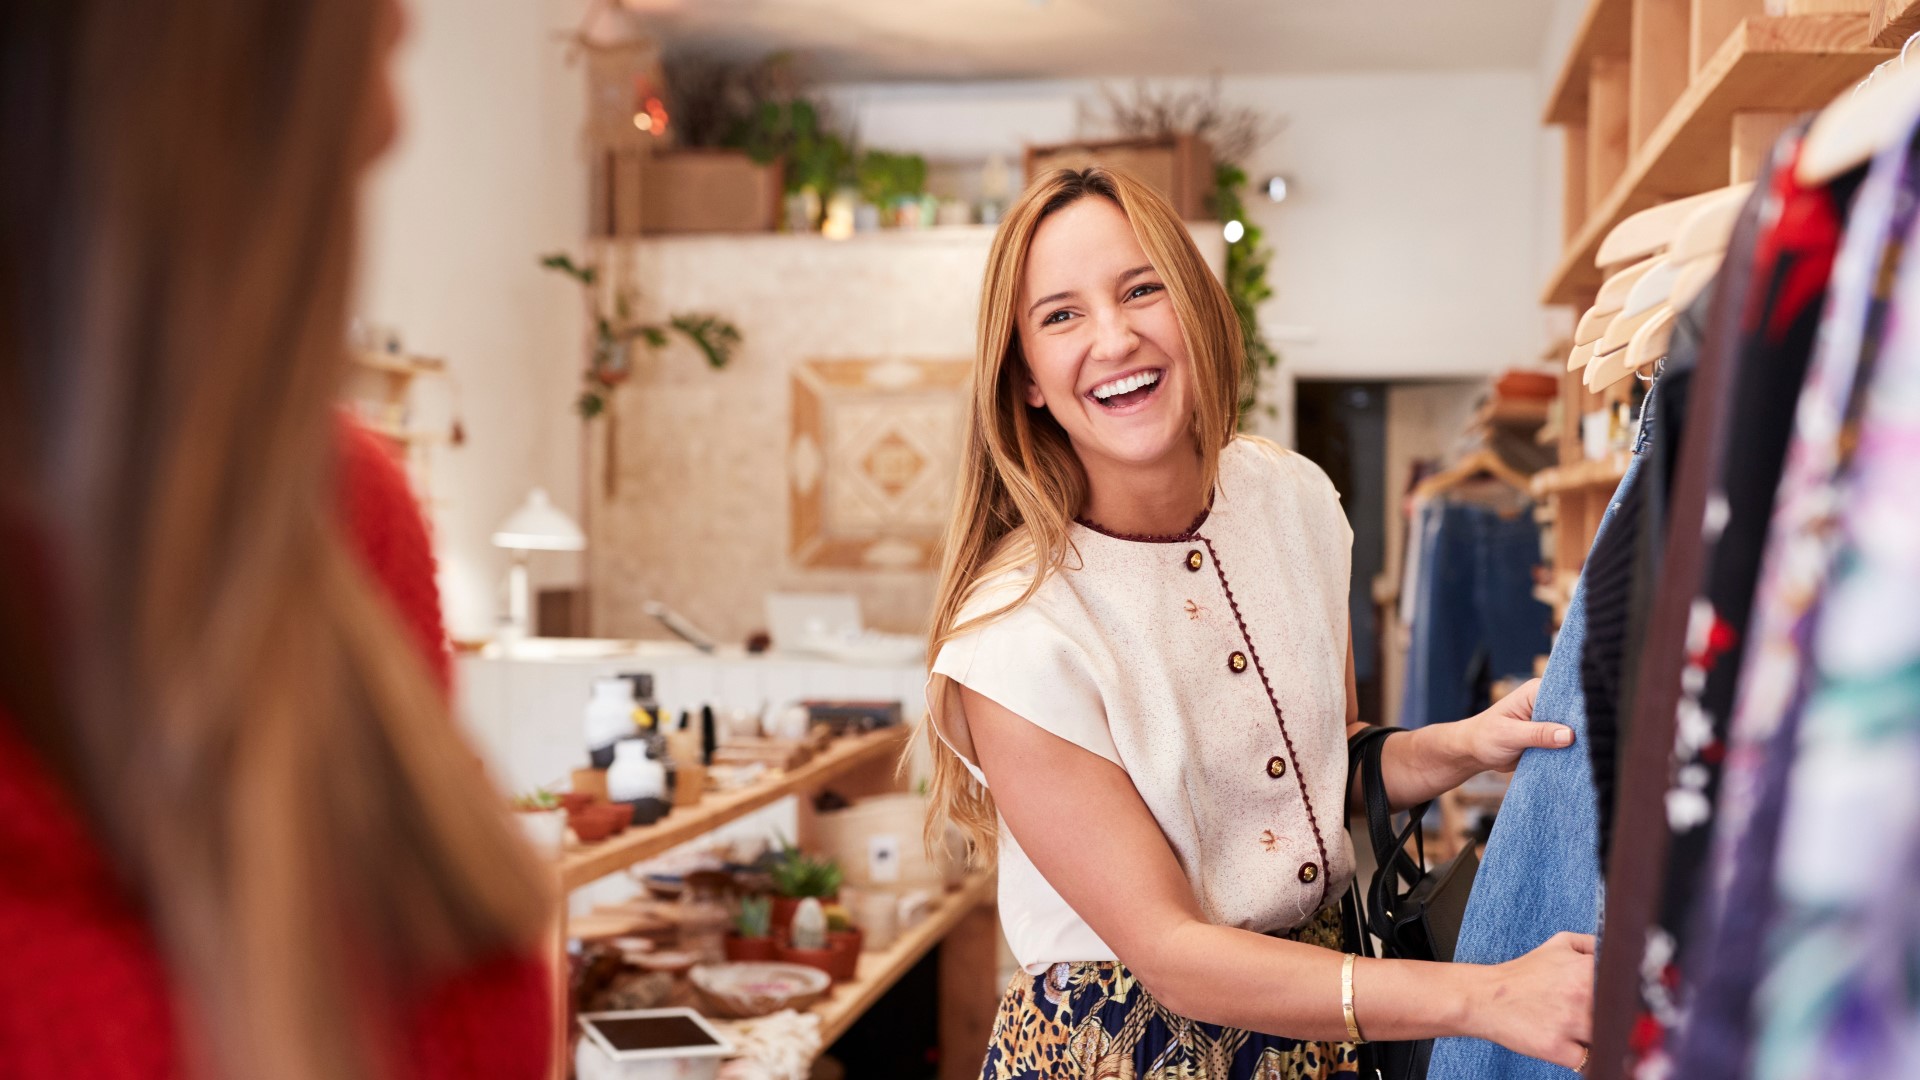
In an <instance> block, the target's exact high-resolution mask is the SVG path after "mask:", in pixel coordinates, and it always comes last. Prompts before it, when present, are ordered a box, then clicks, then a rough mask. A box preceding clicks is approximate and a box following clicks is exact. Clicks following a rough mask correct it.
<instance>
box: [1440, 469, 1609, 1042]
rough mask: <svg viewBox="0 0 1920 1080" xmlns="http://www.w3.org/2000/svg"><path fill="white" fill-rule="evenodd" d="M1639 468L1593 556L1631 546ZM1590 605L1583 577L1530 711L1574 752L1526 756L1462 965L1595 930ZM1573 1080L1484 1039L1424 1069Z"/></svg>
mask: <svg viewBox="0 0 1920 1080" xmlns="http://www.w3.org/2000/svg"><path fill="white" fill-rule="evenodd" d="M1641 462H1642V457H1641V455H1640V454H1638V453H1636V454H1635V455H1634V457H1633V460H1632V461H1631V462H1630V463H1629V465H1628V467H1627V474H1626V476H1625V478H1624V479H1622V480H1621V482H1620V486H1619V488H1618V489H1617V490H1616V492H1615V495H1614V498H1613V500H1612V501H1611V502H1610V503H1609V504H1608V506H1607V510H1606V513H1605V514H1604V515H1602V517H1601V522H1600V529H1599V533H1598V534H1597V535H1596V536H1595V538H1594V542H1593V548H1594V553H1595V554H1600V553H1601V552H1602V551H1603V550H1604V549H1605V548H1606V547H1607V546H1608V545H1612V544H1625V543H1628V539H1627V535H1628V534H1626V533H1625V532H1624V531H1622V530H1619V529H1617V528H1616V514H1617V513H1618V510H1619V508H1620V506H1621V504H1622V503H1623V502H1625V501H1628V500H1631V499H1632V498H1633V497H1634V496H1633V492H1634V490H1635V488H1636V487H1637V486H1638V479H1639V473H1640V468H1641ZM1590 602H1591V597H1590V596H1589V595H1588V588H1587V582H1586V579H1585V577H1584V575H1583V577H1582V579H1581V580H1580V581H1579V582H1578V583H1576V584H1575V586H1574V591H1573V597H1572V599H1571V601H1570V602H1569V604H1568V606H1567V615H1566V620H1565V621H1564V622H1563V623H1562V624H1561V627H1560V637H1559V640H1557V641H1555V642H1554V645H1553V652H1552V655H1551V656H1550V657H1549V658H1548V660H1547V670H1546V673H1545V674H1544V675H1543V676H1541V679H1540V688H1539V691H1538V693H1537V694H1536V696H1535V698H1534V706H1533V716H1534V719H1535V720H1540V721H1549V722H1552V723H1557V724H1565V725H1567V726H1568V727H1570V728H1572V729H1573V732H1574V740H1575V744H1576V745H1575V746H1572V747H1569V748H1567V749H1564V750H1547V749H1533V750H1528V751H1527V752H1526V753H1524V754H1523V755H1521V758H1520V764H1519V766H1518V767H1517V768H1516V769H1515V770H1514V773H1513V782H1512V783H1511V784H1510V785H1508V787H1507V794H1506V797H1505V798H1504V799H1503V800H1502V801H1501V804H1500V813H1499V814H1498V816H1496V817H1495V818H1494V822H1493V833H1492V835H1491V836H1490V837H1488V840H1487V849H1486V854H1485V855H1484V856H1483V857H1482V859H1481V861H1480V870H1479V873H1478V875H1477V876H1476V877H1475V878H1474V883H1473V895H1472V896H1471V897H1470V898H1469V899H1468V901H1467V912H1466V916H1465V918H1464V919H1463V920H1462V922H1461V926H1460V938H1459V941H1458V942H1457V943H1456V944H1455V946H1454V960H1455V961H1456V962H1459V963H1468V964H1498V963H1503V962H1505V961H1508V960H1512V959H1514V958H1515V957H1518V956H1521V955H1523V954H1525V953H1528V952H1531V951H1532V950H1534V949H1536V948H1538V947H1539V946H1540V945H1541V944H1543V943H1544V942H1545V941H1546V940H1547V939H1548V938H1550V937H1552V936H1553V935H1555V934H1557V933H1560V932H1561V931H1564V930H1572V931H1575V932H1578V933H1583V934H1586V933H1592V932H1594V930H1596V929H1597V928H1598V921H1599V906H1600V867H1599V861H1598V859H1597V858H1596V856H1595V829H1596V822H1595V804H1594V797H1593V772H1592V769H1591V767H1590V766H1589V764H1588V761H1587V756H1586V753H1585V752H1584V751H1583V750H1582V749H1580V746H1579V743H1580V742H1581V740H1583V739H1585V738H1586V701H1585V695H1584V693H1583V692H1582V689H1581V680H1580V655H1581V649H1582V646H1583V644H1584V642H1585V637H1586V626H1587V610H1588V605H1589V603H1590ZM1575 1075H1577V1074H1576V1073H1574V1072H1573V1071H1572V1070H1570V1069H1567V1068H1564V1067H1562V1066H1559V1065H1554V1064H1551V1063H1549V1062H1545V1061H1540V1060H1538V1059H1536V1058H1530V1057H1526V1056H1524V1055H1521V1054H1517V1053H1515V1052H1513V1051H1512V1050H1509V1049H1507V1048H1506V1047H1503V1046H1499V1045H1497V1044H1495V1043H1491V1042H1487V1041H1485V1040H1483V1039H1463V1038H1454V1039H1439V1040H1437V1041H1435V1043H1434V1046H1433V1057H1432V1060H1431V1062H1430V1063H1429V1064H1428V1066H1427V1078H1428V1080H1564V1078H1567V1077H1572V1076H1575Z"/></svg>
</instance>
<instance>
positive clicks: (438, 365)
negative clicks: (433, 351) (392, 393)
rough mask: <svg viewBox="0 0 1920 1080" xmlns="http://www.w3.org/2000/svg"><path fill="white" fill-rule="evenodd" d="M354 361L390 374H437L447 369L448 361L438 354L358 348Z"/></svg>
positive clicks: (362, 365)
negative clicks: (374, 350)
mask: <svg viewBox="0 0 1920 1080" xmlns="http://www.w3.org/2000/svg"><path fill="white" fill-rule="evenodd" d="M353 362H354V363H355V364H357V365H359V366H360V367H363V368H367V369H369V370H371V371H379V372H384V373H386V374H388V375H405V376H409V377H410V376H414V375H437V374H439V373H440V372H443V371H445V370H447V362H446V361H445V360H442V359H440V358H439V357H437V356H411V355H408V354H406V353H388V352H368V351H365V350H356V351H355V352H354V354H353Z"/></svg>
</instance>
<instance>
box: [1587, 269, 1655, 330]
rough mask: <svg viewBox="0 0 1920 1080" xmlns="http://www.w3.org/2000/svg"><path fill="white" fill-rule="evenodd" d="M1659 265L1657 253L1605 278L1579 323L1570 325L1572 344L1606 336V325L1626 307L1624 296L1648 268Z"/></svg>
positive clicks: (1625, 296) (1625, 297) (1631, 289)
mask: <svg viewBox="0 0 1920 1080" xmlns="http://www.w3.org/2000/svg"><path fill="white" fill-rule="evenodd" d="M1659 264H1660V258H1659V256H1655V257H1653V258H1651V259H1645V260H1642V261H1640V262H1637V263H1634V264H1633V265H1632V266H1629V267H1627V268H1626V269H1625V270H1621V271H1619V272H1618V273H1616V274H1614V275H1613V276H1612V277H1610V278H1608V279H1607V280H1606V281H1605V282H1603V283H1601V285H1600V292H1599V293H1598V294H1597V295H1596V296H1594V298H1593V306H1592V307H1591V308H1588V309H1587V313H1586V314H1585V315H1582V316H1581V317H1580V325H1579V326H1577V327H1575V328H1574V331H1573V343H1574V344H1575V345H1589V344H1592V343H1593V342H1596V341H1599V340H1600V339H1601V338H1602V337H1604V336H1605V335H1606V332H1607V324H1608V323H1610V322H1612V321H1613V317H1614V316H1615V315H1618V314H1619V313H1620V309H1621V308H1624V307H1626V305H1627V296H1628V294H1629V293H1631V292H1632V291H1633V287H1634V286H1635V285H1636V284H1638V283H1639V281H1640V279H1641V278H1642V277H1644V276H1645V275H1646V274H1647V272H1648V271H1650V270H1652V269H1653V268H1654V267H1655V266H1658V265H1659Z"/></svg>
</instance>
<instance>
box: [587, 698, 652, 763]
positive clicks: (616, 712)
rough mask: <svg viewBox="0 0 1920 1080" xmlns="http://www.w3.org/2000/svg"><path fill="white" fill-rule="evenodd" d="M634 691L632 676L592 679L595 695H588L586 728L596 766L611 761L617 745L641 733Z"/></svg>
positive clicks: (588, 746)
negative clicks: (635, 713)
mask: <svg viewBox="0 0 1920 1080" xmlns="http://www.w3.org/2000/svg"><path fill="white" fill-rule="evenodd" d="M633 695H634V686H633V681H632V680H631V679H621V678H609V679H595V680H593V696H592V697H590V698H588V699H587V716H586V732H587V756H588V757H589V758H590V759H591V760H592V761H593V766H594V768H596V769H605V768H607V767H608V766H610V765H612V764H613V748H614V745H615V744H617V743H619V742H620V741H621V740H622V739H631V738H633V737H634V736H635V735H637V734H639V727H638V725H636V724H635V723H634V719H633V714H634V710H636V709H638V708H639V707H640V706H639V704H638V702H636V701H635V700H634V696H633Z"/></svg>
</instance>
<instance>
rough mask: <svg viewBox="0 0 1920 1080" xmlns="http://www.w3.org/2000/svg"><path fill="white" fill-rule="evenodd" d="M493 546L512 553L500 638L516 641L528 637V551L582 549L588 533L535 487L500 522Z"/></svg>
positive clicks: (529, 617) (542, 489)
mask: <svg viewBox="0 0 1920 1080" xmlns="http://www.w3.org/2000/svg"><path fill="white" fill-rule="evenodd" d="M493 546H495V547H501V548H506V549H507V550H508V551H510V552H512V553H513V563H512V565H511V566H509V567H508V569H507V621H506V625H505V626H504V627H502V628H501V633H500V637H501V638H502V639H503V640H507V641H518V640H520V639H522V638H526V637H529V636H531V634H530V628H531V626H532V621H533V620H532V617H531V611H532V608H533V600H532V587H531V585H529V583H528V580H527V558H528V555H527V553H528V552H531V551H582V550H584V549H585V548H586V546H587V536H586V534H585V533H583V532H581V531H580V526H579V525H577V524H575V523H574V520H573V519H572V518H570V517H568V516H567V515H566V514H565V513H563V512H562V511H561V510H560V508H559V507H557V506H555V505H553V502H552V500H550V499H548V498H547V491H546V489H545V488H534V489H533V491H531V492H530V493H528V495H527V501H526V502H525V503H524V504H522V505H521V507H520V509H518V510H515V511H514V512H513V515H512V516H511V517H509V518H507V520H506V521H504V522H501V524H500V528H499V529H498V530H497V531H495V532H494V534H493Z"/></svg>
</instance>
